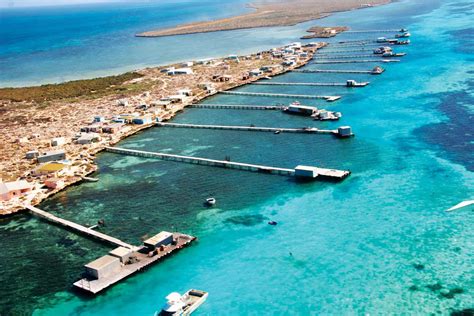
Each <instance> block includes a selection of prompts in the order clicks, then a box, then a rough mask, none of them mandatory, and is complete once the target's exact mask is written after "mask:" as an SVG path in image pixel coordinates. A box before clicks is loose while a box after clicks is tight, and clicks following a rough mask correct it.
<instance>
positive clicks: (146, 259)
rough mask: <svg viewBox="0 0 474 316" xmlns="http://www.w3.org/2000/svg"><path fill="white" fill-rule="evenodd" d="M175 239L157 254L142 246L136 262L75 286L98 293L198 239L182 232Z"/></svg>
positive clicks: (158, 250)
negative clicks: (150, 253) (149, 252)
mask: <svg viewBox="0 0 474 316" xmlns="http://www.w3.org/2000/svg"><path fill="white" fill-rule="evenodd" d="M173 239H174V240H175V243H173V244H170V245H167V246H165V247H163V248H162V249H160V248H157V249H156V254H155V255H153V256H150V255H149V254H148V251H147V248H146V247H145V246H142V247H140V248H138V249H136V251H135V252H134V253H133V257H134V258H135V260H134V262H132V263H128V264H123V265H121V267H120V268H119V269H118V270H117V271H114V273H112V274H110V275H108V276H105V277H101V278H99V279H96V278H91V277H85V278H83V279H81V280H79V281H76V282H75V283H74V286H75V287H76V288H78V289H80V290H83V291H85V292H87V293H90V294H97V293H99V292H101V291H103V290H105V289H106V288H108V287H110V286H112V285H113V284H115V283H117V282H119V281H121V280H123V279H125V278H127V277H128V276H130V275H132V274H134V273H137V272H139V271H141V270H143V269H145V268H147V267H148V266H149V265H151V264H153V263H156V262H157V261H159V260H161V259H163V258H164V257H167V256H169V255H171V254H172V252H174V251H177V250H180V249H182V248H184V247H186V246H188V245H189V244H190V243H191V242H192V241H194V240H195V239H196V237H194V236H190V235H185V234H181V233H173Z"/></svg>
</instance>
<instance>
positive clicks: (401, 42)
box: [394, 40, 410, 45]
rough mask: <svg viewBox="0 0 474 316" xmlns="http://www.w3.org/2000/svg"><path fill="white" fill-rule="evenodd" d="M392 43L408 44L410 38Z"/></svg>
mask: <svg viewBox="0 0 474 316" xmlns="http://www.w3.org/2000/svg"><path fill="white" fill-rule="evenodd" d="M394 44H395V45H408V44H410V40H404V41H400V40H398V41H396V42H395V43H394Z"/></svg>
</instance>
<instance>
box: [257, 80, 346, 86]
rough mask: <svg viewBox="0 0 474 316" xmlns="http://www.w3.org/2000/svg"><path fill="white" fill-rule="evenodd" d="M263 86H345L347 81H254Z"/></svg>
mask: <svg viewBox="0 0 474 316" xmlns="http://www.w3.org/2000/svg"><path fill="white" fill-rule="evenodd" d="M253 84H256V85H263V86H309V87H347V83H342V82H269V81H262V82H254V83H253Z"/></svg>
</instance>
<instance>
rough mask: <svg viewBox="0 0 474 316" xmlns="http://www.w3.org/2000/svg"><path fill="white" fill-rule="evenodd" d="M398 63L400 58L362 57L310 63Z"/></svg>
mask: <svg viewBox="0 0 474 316" xmlns="http://www.w3.org/2000/svg"><path fill="white" fill-rule="evenodd" d="M377 62H378V63H398V62H400V59H373V60H370V59H363V60H326V61H324V60H321V61H314V62H312V64H355V63H377Z"/></svg>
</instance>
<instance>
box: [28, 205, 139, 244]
mask: <svg viewBox="0 0 474 316" xmlns="http://www.w3.org/2000/svg"><path fill="white" fill-rule="evenodd" d="M25 208H26V209H28V210H29V211H30V212H31V213H32V214H34V215H36V216H38V217H41V218H43V219H46V220H48V221H50V222H52V223H55V224H58V225H61V226H64V227H66V228H69V229H74V230H76V231H77V232H79V233H81V234H83V235H87V236H90V237H94V238H96V239H99V240H102V241H106V242H108V243H110V244H113V245H116V246H120V247H125V248H128V249H135V248H136V247H135V246H133V245H130V244H127V243H126V242H123V241H121V240H120V239H117V238H114V237H111V236H109V235H106V234H103V233H100V232H98V231H95V230H93V229H90V228H87V227H85V226H82V225H79V224H77V223H74V222H71V221H68V220H66V219H63V218H60V217H57V216H55V215H53V214H51V213H49V212H46V211H43V210H40V209H39V208H37V207H34V206H32V205H25Z"/></svg>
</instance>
